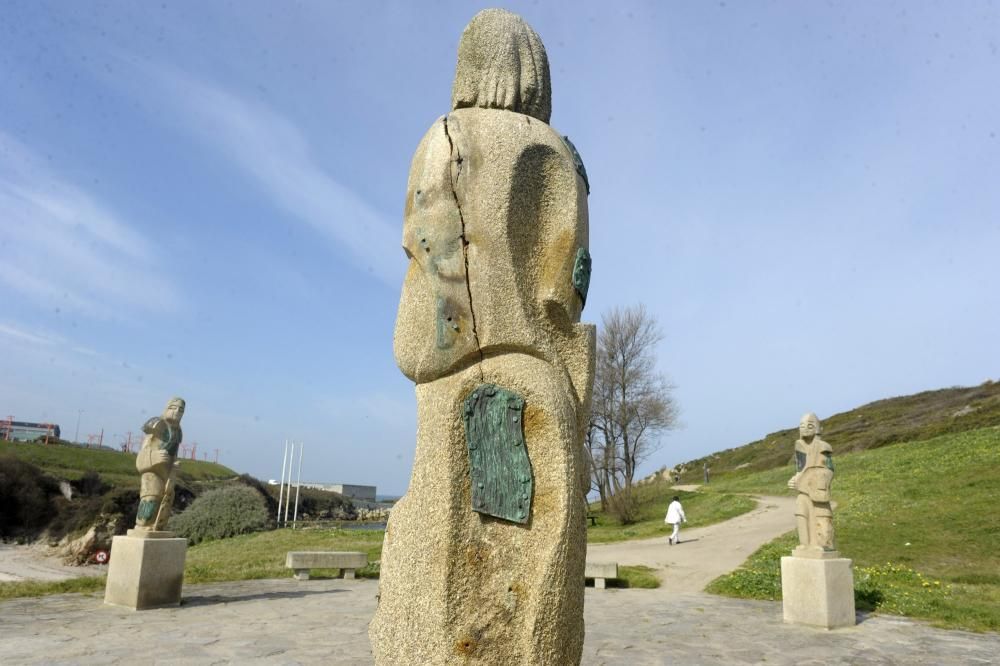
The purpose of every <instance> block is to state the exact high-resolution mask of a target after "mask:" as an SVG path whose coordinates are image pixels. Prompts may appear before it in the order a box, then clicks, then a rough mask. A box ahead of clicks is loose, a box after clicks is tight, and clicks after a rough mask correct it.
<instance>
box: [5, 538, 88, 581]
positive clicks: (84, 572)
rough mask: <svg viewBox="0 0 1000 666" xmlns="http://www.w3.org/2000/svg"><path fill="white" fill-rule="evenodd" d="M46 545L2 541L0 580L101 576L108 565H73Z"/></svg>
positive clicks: (64, 578)
mask: <svg viewBox="0 0 1000 666" xmlns="http://www.w3.org/2000/svg"><path fill="white" fill-rule="evenodd" d="M45 550H46V549H45V547H44V546H15V545H12V544H3V543H0V582H11V581H14V582H16V581H22V580H46V581H53V580H68V579H70V578H78V577H80V576H100V575H102V574H104V573H106V572H107V567H102V566H98V565H89V566H84V567H72V566H68V565H65V564H63V563H62V562H61V561H60V560H59V558H57V557H51V556H50V555H48V554H47V553H46V552H45Z"/></svg>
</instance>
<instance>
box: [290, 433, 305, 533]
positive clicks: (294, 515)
mask: <svg viewBox="0 0 1000 666" xmlns="http://www.w3.org/2000/svg"><path fill="white" fill-rule="evenodd" d="M303 446H305V443H303V442H299V478H298V480H297V481H296V482H295V511H294V512H293V513H292V529H295V522H296V521H297V520H298V519H299V491H300V490H302V447H303Z"/></svg>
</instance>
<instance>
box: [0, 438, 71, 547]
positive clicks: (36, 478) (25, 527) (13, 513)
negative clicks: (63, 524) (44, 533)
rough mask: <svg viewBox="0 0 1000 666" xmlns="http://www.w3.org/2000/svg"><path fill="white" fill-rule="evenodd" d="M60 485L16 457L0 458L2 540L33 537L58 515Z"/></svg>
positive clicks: (0, 534) (0, 525)
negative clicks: (56, 503) (57, 502)
mask: <svg viewBox="0 0 1000 666" xmlns="http://www.w3.org/2000/svg"><path fill="white" fill-rule="evenodd" d="M58 494H59V485H58V484H57V483H56V482H55V481H54V480H53V479H51V478H50V477H48V476H46V475H45V473H44V472H42V470H40V469H39V468H38V467H35V466H34V465H32V464H31V463H26V462H23V461H21V460H18V459H17V458H14V457H10V456H3V457H2V458H0V537H15V536H17V537H20V536H30V535H33V534H35V533H36V532H38V531H39V530H41V529H42V528H44V527H45V526H46V525H47V524H48V523H49V521H50V520H51V519H52V517H53V516H54V515H55V513H56V508H55V506H54V505H53V503H52V497H53V496H54V495H58Z"/></svg>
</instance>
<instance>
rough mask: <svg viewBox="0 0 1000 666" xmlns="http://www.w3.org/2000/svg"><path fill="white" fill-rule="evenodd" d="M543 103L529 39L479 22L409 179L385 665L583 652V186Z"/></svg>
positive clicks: (589, 359) (587, 358) (541, 66)
mask: <svg viewBox="0 0 1000 666" xmlns="http://www.w3.org/2000/svg"><path fill="white" fill-rule="evenodd" d="M550 110H551V94H550V81H549V68H548V60H547V56H546V54H545V49H544V47H543V46H542V42H541V40H540V39H539V38H538V35H536V34H535V32H534V31H533V30H532V29H531V28H530V27H529V26H528V25H527V24H526V23H525V22H524V21H523V20H522V19H521V18H520V17H518V16H516V15H514V14H511V13H509V12H506V11H503V10H498V9H490V10H485V11H483V12H481V13H479V14H477V15H476V17H475V18H473V20H472V22H471V23H470V24H469V25H468V27H467V28H466V29H465V32H464V33H463V35H462V39H461V42H460V44H459V49H458V67H457V70H456V73H455V83H454V88H453V91H452V111H451V112H450V113H449V114H447V115H445V116H444V117H442V118H440V119H438V120H437V121H436V122H435V123H434V125H433V126H432V127H431V128H430V130H429V131H428V132H427V134H426V135H425V136H424V138H423V140H422V141H421V142H420V145H419V146H418V147H417V151H416V154H415V155H414V157H413V163H412V167H411V170H410V177H409V183H408V189H407V197H406V207H405V212H404V223H403V247H404V249H405V251H406V255H407V257H408V259H409V269H408V271H407V274H406V279H405V282H404V284H403V290H402V296H401V298H400V304H399V313H398V318H397V321H396V331H395V339H394V347H395V355H396V361H397V363H398V364H399V367H400V369H401V370H402V371H403V373H404V374H405V375H406V376H407V377H409V378H410V379H412V380H413V381H414V382H415V383H416V393H417V449H416V455H415V459H414V463H413V472H412V477H411V480H410V485H409V489H408V492H407V493H406V496H405V497H404V498H403V499H401V500H400V501H399V502H398V503H397V504H396V506H395V507H394V508H393V511H392V514H391V517H390V519H389V524H388V527H387V528H386V536H385V544H384V547H383V551H382V563H381V576H380V582H379V594H380V601H379V606H378V609H377V611H376V613H375V617H374V619H373V620H372V622H371V625H370V627H369V636H370V638H371V642H372V649H373V652H374V655H375V660H376V663H378V664H383V665H384V664H442V663H462V664H466V663H482V664H573V663H578V662H579V660H580V654H581V650H582V645H583V591H584V588H583V579H584V561H585V556H586V530H585V526H584V521H585V505H584V495H585V488H584V484H585V482H586V469H585V466H584V462H583V458H582V453H583V450H582V441H583V428H584V425H585V422H586V419H587V409H588V406H589V403H590V392H591V389H592V384H593V373H594V340H595V331H594V327H593V326H591V325H584V324H580V323H579V320H580V313H581V311H582V309H583V305H584V301H585V299H586V296H587V288H588V285H589V281H590V254H589V251H588V219H587V193H588V187H589V186H588V183H587V179H586V172H585V170H584V168H583V163H582V161H581V160H580V157H579V155H578V154H577V153H576V151H575V149H574V148H573V146H572V144H570V143H569V141H568V140H567V139H564V138H563V137H561V136H560V135H558V134H557V133H556V132H555V131H554V130H553V129H552V128H551V127H550V126H549V125H548V124H547V123H548V120H549V115H550Z"/></svg>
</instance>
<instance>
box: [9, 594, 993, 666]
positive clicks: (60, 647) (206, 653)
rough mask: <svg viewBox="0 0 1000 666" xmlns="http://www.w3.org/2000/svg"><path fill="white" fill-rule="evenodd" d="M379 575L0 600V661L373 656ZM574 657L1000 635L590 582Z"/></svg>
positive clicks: (985, 639)
mask: <svg viewBox="0 0 1000 666" xmlns="http://www.w3.org/2000/svg"><path fill="white" fill-rule="evenodd" d="M376 586H377V584H376V583H375V582H374V581H368V580H357V581H349V580H310V581H301V582H299V581H295V580H291V579H282V580H261V581H241V582H237V583H218V584H212V585H189V586H187V587H185V589H184V603H183V605H182V606H181V607H180V608H173V609H163V610H151V611H143V612H138V613H136V612H132V611H129V610H125V609H121V608H114V607H110V606H104V605H103V604H102V598H101V595H81V594H67V595H57V596H49V597H42V598H38V599H15V600H12V601H6V602H2V603H0V663H2V664H4V665H8V664H117V663H129V664H136V663H139V664H146V663H156V664H220V663H240V664H253V663H260V664H319V663H324V664H331V663H332V664H370V663H371V656H370V653H369V647H368V636H367V634H366V629H367V625H368V620H369V619H370V618H371V616H372V613H373V612H374V610H375V592H376V589H377V587H376ZM586 620H587V640H586V644H585V647H584V657H583V663H585V664H630V665H631V664H637V665H641V664H666V663H670V664H727V665H728V664H795V665H796V666H807V665H813V664H815V665H819V664H824V665H826V664H935V665H938V664H991V663H1000V635H998V634H971V633H966V632H960V631H944V630H940V629H933V628H930V627H928V626H926V625H922V624H919V623H916V622H910V621H908V620H903V619H900V618H894V617H869V618H866V619H863V621H862V622H861V623H860V624H859V625H858V626H856V627H854V628H851V629H840V630H837V631H823V630H814V629H809V628H805V627H797V626H790V625H785V624H782V622H781V604H780V603H774V602H766V601H744V600H737V599H726V598H722V597H715V596H711V595H707V594H702V593H689V594H680V595H677V596H670V595H666V594H663V593H660V594H651V593H650V591H647V590H594V589H592V588H588V589H587V604H586Z"/></svg>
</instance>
